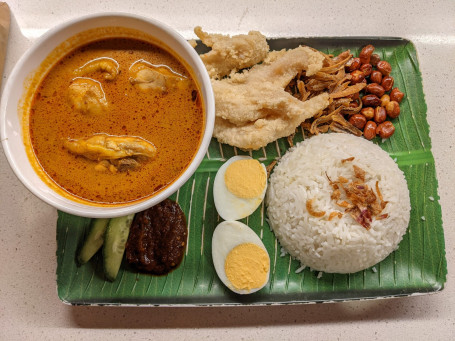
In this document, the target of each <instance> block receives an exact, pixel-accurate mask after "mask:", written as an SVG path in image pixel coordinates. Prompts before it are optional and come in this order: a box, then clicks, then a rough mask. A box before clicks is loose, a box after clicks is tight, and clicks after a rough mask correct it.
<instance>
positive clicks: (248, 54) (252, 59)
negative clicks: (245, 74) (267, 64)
mask: <svg viewBox="0 0 455 341" xmlns="http://www.w3.org/2000/svg"><path fill="white" fill-rule="evenodd" d="M194 33H196V35H197V36H198V37H199V39H201V41H202V43H203V44H205V45H207V46H209V47H211V48H212V50H211V51H210V52H208V53H205V54H203V55H201V56H200V57H201V59H202V61H203V62H204V64H205V67H206V68H207V71H208V73H209V76H210V77H211V78H215V79H219V78H222V77H224V76H227V75H229V74H230V73H231V72H232V71H234V72H236V71H238V70H240V69H244V68H247V67H250V66H253V65H255V64H257V63H260V62H262V61H263V60H264V58H265V57H266V56H267V53H268V52H269V46H268V44H267V41H266V38H265V36H263V35H262V34H261V33H260V32H257V31H250V32H249V33H248V34H240V35H236V36H233V37H230V36H228V35H222V34H208V33H206V32H204V31H202V28H201V27H200V26H197V27H195V28H194Z"/></svg>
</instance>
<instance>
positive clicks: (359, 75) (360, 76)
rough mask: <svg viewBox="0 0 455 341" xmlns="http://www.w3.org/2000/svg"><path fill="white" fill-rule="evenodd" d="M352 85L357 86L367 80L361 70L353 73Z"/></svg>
mask: <svg viewBox="0 0 455 341" xmlns="http://www.w3.org/2000/svg"><path fill="white" fill-rule="evenodd" d="M351 77H352V78H351V83H352V84H357V83H361V82H362V81H363V80H364V79H365V74H364V73H363V72H362V71H360V70H355V71H352V72H351Z"/></svg>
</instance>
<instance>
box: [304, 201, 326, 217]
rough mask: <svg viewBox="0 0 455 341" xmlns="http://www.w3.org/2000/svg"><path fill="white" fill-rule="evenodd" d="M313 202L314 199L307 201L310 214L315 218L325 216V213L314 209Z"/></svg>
mask: <svg viewBox="0 0 455 341" xmlns="http://www.w3.org/2000/svg"><path fill="white" fill-rule="evenodd" d="M313 201H314V199H308V200H307V201H306V209H307V211H308V213H309V214H311V215H312V216H313V217H317V218H321V217H323V216H324V215H325V211H315V210H314V209H313Z"/></svg>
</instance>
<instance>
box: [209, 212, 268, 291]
mask: <svg viewBox="0 0 455 341" xmlns="http://www.w3.org/2000/svg"><path fill="white" fill-rule="evenodd" d="M212 259H213V265H214V266H215V271H216V273H217V274H218V277H219V278H220V280H221V281H222V282H223V283H224V285H226V286H227V287H228V288H229V289H231V290H232V291H234V292H235V293H237V294H251V293H253V292H256V291H258V290H260V289H262V288H263V287H264V286H265V285H266V284H267V282H268V281H269V275H270V258H269V254H268V252H267V249H266V248H265V247H264V244H263V243H262V240H261V239H260V238H259V237H258V236H257V234H256V233H254V231H253V230H251V229H250V228H249V227H248V226H247V225H245V224H243V223H241V222H239V221H232V220H231V221H223V222H222V223H220V224H219V225H218V226H217V227H216V229H215V231H214V233H213V238H212Z"/></svg>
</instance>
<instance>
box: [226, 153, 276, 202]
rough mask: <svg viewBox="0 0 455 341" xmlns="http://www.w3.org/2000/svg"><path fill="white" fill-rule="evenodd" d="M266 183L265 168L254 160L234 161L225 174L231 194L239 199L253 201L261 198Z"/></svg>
mask: <svg viewBox="0 0 455 341" xmlns="http://www.w3.org/2000/svg"><path fill="white" fill-rule="evenodd" d="M266 181H267V177H266V173H265V171H264V167H262V165H261V164H260V163H259V161H257V160H254V159H247V160H238V161H234V162H233V163H231V164H230V165H229V167H228V168H227V169H226V173H225V174H224V182H225V183H226V187H227V188H228V190H229V192H231V193H232V194H234V195H235V196H237V197H239V198H245V199H252V198H255V197H258V196H260V195H261V194H262V192H263V191H264V187H265V185H266Z"/></svg>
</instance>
